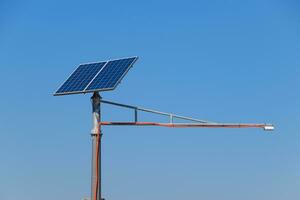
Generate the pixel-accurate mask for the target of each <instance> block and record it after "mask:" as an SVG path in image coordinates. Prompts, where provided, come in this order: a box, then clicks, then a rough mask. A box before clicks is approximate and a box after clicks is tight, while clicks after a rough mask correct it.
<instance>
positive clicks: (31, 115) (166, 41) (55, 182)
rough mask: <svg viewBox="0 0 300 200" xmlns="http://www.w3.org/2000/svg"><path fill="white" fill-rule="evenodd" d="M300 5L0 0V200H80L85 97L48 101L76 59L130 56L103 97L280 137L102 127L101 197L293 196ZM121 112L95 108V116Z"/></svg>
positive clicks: (299, 105)
mask: <svg viewBox="0 0 300 200" xmlns="http://www.w3.org/2000/svg"><path fill="white" fill-rule="evenodd" d="M299 9H300V3H299V1H296V0H272V1H271V0H251V1H239V0H227V1H225V0H223V1H221V0H219V1H217V0H213V1H192V0H186V1H171V0H169V1H158V0H154V1H137V0H127V1H116V0H110V1H57V0H51V1H38V0H29V1H16V0H9V1H8V0H1V1H0V85H1V98H0V199H1V200H19V199H22V200H40V199H43V200H53V199H56V200H60V199H61V200H63V199H80V198H82V197H84V196H89V195H90V159H91V143H90V135H89V134H90V129H91V116H90V112H91V106H90V102H89V97H90V95H73V96H64V97H53V96H52V93H53V92H54V90H55V89H56V88H57V87H58V86H59V85H60V84H61V82H62V81H64V79H65V78H66V77H67V76H68V75H69V73H71V72H72V71H73V69H74V68H75V67H76V66H77V65H78V64H79V63H84V62H92V61H99V60H106V59H110V58H118V57H125V56H132V55H138V56H139V57H140V59H139V60H138V62H137V63H136V65H135V67H134V68H132V70H131V71H130V72H129V74H128V75H127V76H126V77H125V79H124V80H123V81H122V83H121V85H119V87H118V88H117V90H115V91H114V92H105V93H103V94H102V96H103V97H104V98H105V99H109V100H115V101H118V102H123V103H130V104H136V105H141V106H144V107H149V108H153V109H158V110H162V111H166V112H174V113H177V114H182V115H187V116H193V117H198V118H204V119H208V120H214V121H220V122H254V123H255V122H270V123H274V124H275V125H276V131H275V132H274V134H268V133H266V132H263V131H261V130H254V129H250V130H249V129H239V130H237V129H235V130H232V129H226V130H225V129H216V130H214V129H167V128H153V127H152V128H151V127H146V128H141V127H140V128H137V127H105V128H104V129H103V132H104V137H103V139H104V143H103V154H104V155H103V179H104V183H103V193H104V197H105V198H106V199H108V200H117V199H122V200H140V199H143V200H152V199H162V200H164V199H173V200H181V199H194V200H199V199H207V200H240V199H243V200H253V199H255V200H285V199H300V190H299V185H300V170H299V169H300V161H299V153H300V147H299V139H300V135H299V131H300V128H299V119H300V116H299V114H300V93H299V84H300V78H299V73H300V67H299V66H300V59H299V53H300V36H299V35H300V15H299ZM130 114H131V113H130V112H128V111H126V110H125V111H122V110H118V109H115V108H112V107H109V106H104V107H103V115H104V116H103V118H104V119H105V120H112V119H116V120H126V119H128V118H129V116H130ZM143 119H144V120H157V119H158V118H153V117H152V116H143ZM159 119H160V118H159Z"/></svg>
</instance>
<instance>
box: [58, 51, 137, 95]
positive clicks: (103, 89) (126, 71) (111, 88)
mask: <svg viewBox="0 0 300 200" xmlns="http://www.w3.org/2000/svg"><path fill="white" fill-rule="evenodd" d="M129 58H134V60H133V61H132V63H131V64H130V65H129V66H128V67H127V69H126V70H125V72H124V73H123V74H122V76H120V78H119V79H118V80H117V81H116V83H115V85H114V86H113V87H110V88H102V89H93V90H87V88H88V87H89V85H90V84H91V83H92V82H93V80H94V79H95V78H96V77H97V76H98V74H99V73H100V72H101V71H102V70H103V69H104V68H105V67H106V65H107V64H108V63H109V62H111V61H117V60H124V59H129ZM137 60H138V56H130V57H124V58H118V59H111V60H106V61H98V62H90V63H81V64H79V66H78V67H77V68H76V69H74V71H73V72H72V73H71V74H70V75H69V76H68V78H67V79H66V80H65V81H64V82H63V83H62V84H61V85H60V86H59V87H58V89H57V90H56V92H54V94H53V95H54V96H61V95H70V94H85V93H90V92H100V91H109V90H114V89H115V88H116V87H117V86H118V84H119V83H120V82H121V80H122V79H123V78H124V76H125V75H126V74H127V73H128V71H129V70H130V69H131V68H132V67H133V65H134V63H135V62H136V61H137ZM97 63H105V64H104V65H103V66H102V68H101V69H100V70H99V71H98V72H97V73H96V75H95V76H94V77H93V78H92V79H91V81H90V82H89V83H88V84H87V86H86V87H85V88H84V89H83V90H81V91H71V92H61V93H58V91H59V89H60V88H61V87H62V86H63V85H64V84H65V83H66V82H67V80H68V79H69V78H70V77H71V76H72V75H73V74H74V72H75V71H76V70H77V69H78V68H79V67H80V66H82V65H87V64H97Z"/></svg>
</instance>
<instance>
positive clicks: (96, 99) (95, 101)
mask: <svg viewBox="0 0 300 200" xmlns="http://www.w3.org/2000/svg"><path fill="white" fill-rule="evenodd" d="M100 100H101V97H100V95H99V93H98V92H94V94H93V96H92V97H91V102H92V107H93V114H92V117H93V129H92V131H91V136H92V177H91V200H102V197H101V137H102V133H101V127H100V125H99V122H100V120H101V112H100Z"/></svg>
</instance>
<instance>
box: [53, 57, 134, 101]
mask: <svg viewBox="0 0 300 200" xmlns="http://www.w3.org/2000/svg"><path fill="white" fill-rule="evenodd" d="M136 60H137V57H131V58H124V59H118V60H111V61H106V62H98V63H90V64H82V65H80V66H79V67H78V68H77V69H76V70H75V71H74V72H73V73H72V74H71V76H70V77H69V78H68V79H67V80H66V81H65V82H64V83H63V85H62V86H61V87H60V88H59V89H58V90H57V91H56V93H54V95H66V94H76V93H87V92H95V91H106V90H113V89H115V87H116V86H117V85H118V83H119V82H120V81H121V80H122V78H123V77H124V76H125V74H126V73H127V72H128V70H129V69H130V67H131V66H132V65H133V64H134V62H135V61H136Z"/></svg>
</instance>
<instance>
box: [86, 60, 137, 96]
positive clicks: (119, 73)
mask: <svg viewBox="0 0 300 200" xmlns="http://www.w3.org/2000/svg"><path fill="white" fill-rule="evenodd" d="M135 60H136V57H134V58H127V59H119V60H112V61H109V62H108V63H107V64H106V66H105V67H104V68H103V69H102V70H101V71H100V73H99V74H98V75H97V76H96V77H95V79H94V80H93V81H92V82H91V83H90V85H89V86H88V87H87V89H86V91H95V90H98V89H100V88H101V89H103V90H113V89H114V88H115V87H116V86H117V85H118V83H119V82H120V81H121V79H122V78H123V76H124V75H125V74H126V72H127V71H128V70H129V69H130V67H131V66H132V65H133V63H134V62H135Z"/></svg>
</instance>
